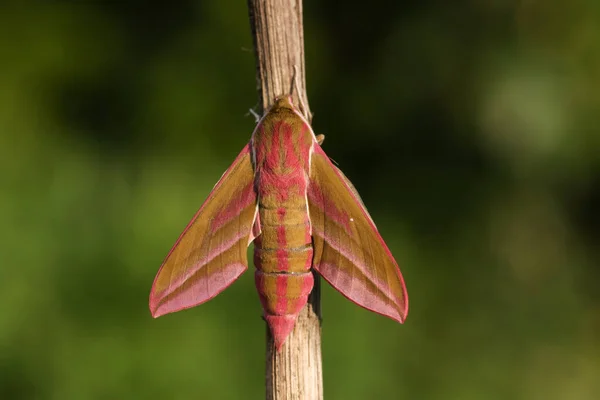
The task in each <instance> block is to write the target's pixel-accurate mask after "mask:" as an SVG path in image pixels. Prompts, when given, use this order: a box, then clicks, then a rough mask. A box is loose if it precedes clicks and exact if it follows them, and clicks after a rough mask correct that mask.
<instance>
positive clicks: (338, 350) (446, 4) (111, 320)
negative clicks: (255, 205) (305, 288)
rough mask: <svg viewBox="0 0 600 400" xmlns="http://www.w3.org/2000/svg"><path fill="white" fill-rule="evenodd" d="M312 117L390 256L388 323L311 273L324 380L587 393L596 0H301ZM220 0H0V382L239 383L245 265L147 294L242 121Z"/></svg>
mask: <svg viewBox="0 0 600 400" xmlns="http://www.w3.org/2000/svg"><path fill="white" fill-rule="evenodd" d="M305 25H306V27H305V35H306V53H307V59H306V62H307V79H308V82H307V84H308V92H309V100H310V105H311V109H312V110H313V111H314V113H315V117H314V121H313V122H314V127H315V130H316V131H317V132H318V133H324V134H325V135H326V136H327V139H326V140H325V144H324V148H325V150H326V151H327V152H328V154H329V155H330V156H331V157H332V158H333V159H334V160H336V161H337V162H338V163H339V165H340V167H341V168H342V169H343V170H344V171H345V173H346V174H347V175H348V176H349V178H350V179H351V180H352V181H353V182H354V184H355V186H356V187H357V188H358V190H359V191H360V193H361V194H362V197H363V199H364V201H365V203H366V204H367V205H368V206H369V209H370V211H371V214H372V216H373V218H374V219H375V221H376V222H377V224H378V227H379V229H380V231H381V233H382V235H383V236H384V237H385V238H386V240H387V242H388V244H389V246H390V248H391V249H392V252H393V253H394V254H395V256H396V258H397V259H398V261H399V262H400V264H401V268H402V271H403V274H404V277H405V279H406V281H407V285H408V290H409V293H410V299H411V310H410V313H409V317H408V319H407V321H406V323H405V324H404V325H403V326H401V325H398V324H396V323H394V322H392V321H390V320H387V319H385V318H383V317H380V316H377V315H373V314H371V313H369V312H367V311H364V310H363V309H360V308H358V307H356V306H354V305H353V304H351V303H350V302H348V301H346V300H345V299H344V298H343V297H342V296H341V295H339V294H337V293H336V292H335V291H333V289H331V288H330V287H329V286H327V285H326V284H324V285H323V300H322V308H323V318H324V322H323V361H324V381H325V395H326V398H328V399H424V400H426V399H461V400H462V399H467V400H468V399H477V400H479V399H502V400H505V399H544V400H559V399H560V400H562V399H569V400H592V399H599V398H600V291H599V284H600V272H599V267H600V265H599V259H600V254H599V253H600V251H599V247H598V245H599V242H600V135H599V132H598V131H599V121H600V115H599V114H600V2H597V1H595V0H577V1H572V2H563V1H554V0H546V1H535V0H522V1H516V0H504V1H501V0H486V1H483V0H459V1H451V2H450V1H435V0H429V1H405V2H400V1H394V0H389V1H384V0H371V1H369V2H366V3H365V2H359V1H355V2H350V1H349V2H343V3H340V2H335V1H316V0H306V1H305ZM257 99H258V97H257V93H256V81H255V67H254V59H253V53H252V40H251V36H250V29H249V23H248V19H247V9H246V3H245V2H244V1H233V0H220V1H202V0H186V1H178V2H172V3H168V4H166V3H161V2H154V3H152V2H147V1H140V0H129V1H113V2H99V1H98V2H91V1H90V2H84V1H79V2H76V1H56V2H39V1H5V2H3V6H2V8H1V10H0V183H1V186H0V188H1V190H0V227H1V230H0V232H1V233H0V235H1V236H0V255H1V258H0V260H1V261H0V271H1V279H0V304H1V305H2V307H1V310H0V398H1V399H7V400H11V399H75V400H85V399H120V398H123V399H125V398H126V399H242V398H243V399H260V398H262V397H263V396H264V394H263V393H264V357H265V355H264V349H265V328H264V323H263V321H262V320H261V318H260V315H261V310H260V306H259V301H258V298H257V294H256V292H255V288H254V285H253V274H252V273H246V274H245V275H244V276H243V277H242V278H241V279H240V280H239V281H238V282H236V284H234V285H233V286H232V287H230V288H229V289H228V290H227V291H226V292H224V293H223V294H222V295H220V296H218V297H217V298H215V299H214V300H213V301H211V302H209V303H207V304H205V305H203V306H201V307H198V308H195V309H192V310H188V311H185V312H181V313H177V314H173V315H169V316H166V317H162V318H159V319H157V320H154V319H152V318H151V317H150V314H149V311H148V306H147V300H148V293H149V290H150V286H151V283H152V280H153V278H154V275H155V273H156V271H157V269H158V267H159V265H160V263H161V262H162V259H163V257H164V256H165V255H166V253H167V252H168V250H169V248H170V247H171V245H172V244H173V242H174V241H175V239H176V238H177V236H178V235H179V233H180V231H181V230H182V229H183V228H184V227H185V225H186V224H187V222H188V220H189V218H191V216H192V215H193V214H194V212H195V211H196V209H197V208H198V207H199V206H200V204H201V203H202V201H203V200H204V198H205V197H206V196H207V194H208V193H209V191H210V189H211V188H212V186H213V185H214V183H215V182H216V181H217V180H218V178H219V177H220V176H221V174H222V172H223V171H224V170H225V169H226V168H227V166H228V165H229V163H230V162H231V161H232V160H233V158H234V157H235V156H236V155H237V154H238V152H239V150H240V149H241V148H242V146H243V145H244V144H245V143H246V142H247V140H248V138H249V136H250V133H251V132H252V129H253V127H254V119H253V118H252V117H251V116H249V115H248V109H249V108H251V107H254V106H255V105H256V104H257Z"/></svg>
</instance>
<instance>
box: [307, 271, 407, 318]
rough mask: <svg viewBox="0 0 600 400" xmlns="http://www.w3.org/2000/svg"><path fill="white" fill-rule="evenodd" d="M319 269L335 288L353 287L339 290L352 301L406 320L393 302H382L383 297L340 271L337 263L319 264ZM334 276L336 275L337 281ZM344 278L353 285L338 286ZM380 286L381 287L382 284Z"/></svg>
mask: <svg viewBox="0 0 600 400" xmlns="http://www.w3.org/2000/svg"><path fill="white" fill-rule="evenodd" d="M318 271H319V272H320V273H321V276H322V277H323V278H324V279H325V280H326V281H327V282H329V284H330V285H331V286H333V287H335V288H338V287H344V288H349V287H351V288H352V289H351V291H342V290H339V292H340V293H341V294H342V295H343V296H344V297H346V298H347V299H348V300H350V301H351V302H353V303H357V304H359V305H360V306H361V307H364V308H366V309H367V310H370V311H373V312H375V313H377V314H381V315H384V316H388V317H392V318H393V319H395V320H396V321H398V322H400V323H402V322H404V318H403V317H402V315H400V313H399V312H398V310H397V309H396V308H395V307H394V304H393V303H382V302H381V299H380V298H378V297H377V294H375V293H373V292H371V291H370V290H369V288H368V287H367V286H366V285H365V284H364V283H363V282H362V281H361V280H360V279H352V277H351V276H348V275H347V274H346V273H344V272H343V271H340V269H339V268H338V267H337V266H336V265H333V264H331V263H326V262H324V263H321V264H320V265H319V268H318ZM333 277H335V281H334V279H333ZM342 279H343V280H346V281H348V282H352V285H348V284H343V285H340V286H338V284H339V281H340V280H342ZM378 287H379V288H381V286H378ZM388 298H389V296H388Z"/></svg>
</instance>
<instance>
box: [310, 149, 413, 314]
mask: <svg viewBox="0 0 600 400" xmlns="http://www.w3.org/2000/svg"><path fill="white" fill-rule="evenodd" d="M315 154H318V155H320V156H321V157H323V158H325V160H326V161H327V163H328V164H329V166H330V167H331V168H332V169H333V172H334V173H335V174H336V175H337V176H338V178H340V180H341V181H342V182H343V183H344V186H346V189H348V191H349V192H350V195H351V196H352V198H353V199H354V201H356V204H358V205H359V208H360V211H361V212H362V213H363V215H364V216H365V218H366V219H367V221H368V222H369V225H370V226H371V228H372V229H373V231H375V234H376V235H377V239H379V241H380V242H381V245H382V246H383V248H384V250H385V252H386V254H387V255H388V257H389V258H390V259H392V260H394V265H395V266H396V273H398V276H400V270H399V269H398V265H397V264H396V261H395V259H394V256H392V252H391V251H390V249H389V248H388V247H387V244H385V241H384V240H383V238H382V237H381V235H380V234H379V231H378V230H377V227H376V226H375V224H374V223H373V220H372V219H371V216H370V215H369V213H368V212H366V210H365V209H364V207H363V205H362V201H361V200H360V199H357V198H356V195H355V194H354V191H353V190H352V189H351V188H350V187H349V186H348V184H347V183H346V180H345V179H344V177H343V176H342V175H340V173H339V172H338V170H337V168H335V166H334V165H333V164H332V163H331V161H330V160H329V157H328V156H327V154H325V152H324V151H323V149H322V148H321V146H315ZM313 186H314V185H313ZM327 216H330V215H329V213H327ZM400 281H401V282H404V281H403V280H402V279H400ZM403 293H406V288H403ZM407 304H408V303H407Z"/></svg>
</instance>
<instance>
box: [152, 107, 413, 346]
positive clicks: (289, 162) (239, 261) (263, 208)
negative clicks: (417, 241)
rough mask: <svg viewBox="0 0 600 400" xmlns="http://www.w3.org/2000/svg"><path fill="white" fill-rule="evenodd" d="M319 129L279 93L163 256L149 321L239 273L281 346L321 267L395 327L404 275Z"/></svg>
mask: <svg viewBox="0 0 600 400" xmlns="http://www.w3.org/2000/svg"><path fill="white" fill-rule="evenodd" d="M322 138H323V137H322V135H319V136H318V137H317V136H316V135H315V133H314V132H313V130H312V128H311V126H310V124H309V123H308V121H307V118H305V116H304V115H303V114H302V112H301V111H300V110H299V109H298V108H296V107H295V106H294V105H293V102H292V99H291V97H290V96H282V97H280V98H278V99H277V100H276V101H275V104H274V105H273V106H272V107H271V108H270V109H269V110H268V111H267V112H266V113H265V114H264V116H263V117H262V118H261V119H260V121H259V122H258V125H257V126H256V128H255V130H254V132H253V133H252V137H251V139H250V142H249V143H248V144H247V145H246V146H245V147H244V148H243V150H242V151H241V153H240V154H239V155H238V156H237V158H236V159H235V161H234V162H233V164H231V166H230V167H229V169H227V171H226V172H225V173H224V174H223V176H222V177H221V179H220V180H219V181H218V182H217V184H216V185H215V187H214V189H213V190H212V192H211V193H210V194H209V196H208V199H206V201H205V202H204V204H203V205H202V206H201V207H200V209H199V210H198V212H197V213H196V215H194V217H193V218H192V220H191V221H190V223H189V224H188V226H187V227H186V228H185V230H184V231H183V233H182V234H181V236H180V237H179V239H178V240H177V242H176V243H175V245H174V246H173V248H172V249H171V251H170V252H169V254H168V255H167V257H166V259H165V260H164V262H163V264H162V266H161V267H160V270H159V271H158V274H157V275H156V278H155V280H154V284H153V285H152V289H151V292H150V311H151V313H152V316H153V317H155V318H156V317H159V316H161V315H164V314H168V313H172V312H175V311H179V310H182V309H186V308H190V307H194V306H196V305H199V304H202V303H204V302H206V301H208V300H210V299H212V298H213V297H215V296H216V295H218V294H219V293H221V292H222V291H223V290H224V289H225V288H227V287H228V286H229V285H231V284H232V283H233V282H234V281H235V280H236V279H237V278H238V277H239V276H240V275H241V274H242V273H243V272H244V271H246V269H247V268H248V260H247V257H246V248H247V247H248V246H249V244H250V243H251V242H254V265H255V267H256V270H255V272H254V276H255V283H256V289H257V290H258V295H259V298H260V301H261V303H262V308H263V311H264V318H265V320H266V321H267V324H268V326H269V328H270V330H271V333H272V336H273V338H274V342H275V346H276V348H277V349H278V350H279V349H281V346H282V345H283V343H284V342H285V340H286V338H287V336H288V335H289V333H290V332H291V331H292V330H293V328H294V325H295V322H296V318H297V316H298V314H299V313H300V310H301V309H302V308H303V307H304V305H305V304H306V303H307V300H308V295H309V294H310V292H311V290H312V288H313V283H314V278H313V273H312V271H311V270H314V271H316V272H318V273H319V275H321V276H322V277H323V278H324V279H325V280H326V281H327V282H329V283H330V284H331V285H332V286H333V287H334V288H335V289H337V290H338V291H339V292H340V293H341V294H342V295H344V296H345V297H347V298H348V299H349V300H351V301H352V302H354V303H356V304H358V305H359V306H361V307H364V308H366V309H367V310H370V311H373V312H376V313H378V314H381V315H384V316H386V317H389V318H391V319H393V320H396V321H398V322H400V323H403V322H404V320H405V318H406V315H407V312H408V296H407V292H406V286H405V284H404V280H403V278H402V274H401V273H400V270H399V268H398V264H397V263H396V261H395V260H394V257H393V256H392V254H391V252H390V250H389V249H388V247H387V246H386V244H385V242H384V241H383V239H382V238H381V236H380V235H379V233H378V231H377V228H376V227H375V224H374V223H373V220H372V219H371V216H370V215H369V213H368V212H367V210H366V208H365V206H364V205H363V203H362V200H361V198H360V197H359V195H358V193H357V192H356V190H355V189H354V186H353V185H352V184H351V183H350V181H349V180H348V179H347V178H346V177H345V176H344V174H343V173H342V172H341V171H340V170H339V169H338V168H337V167H336V166H335V165H333V164H332V162H331V161H330V160H329V158H328V157H327V155H326V154H325V152H324V151H323V149H322V148H321V142H322Z"/></svg>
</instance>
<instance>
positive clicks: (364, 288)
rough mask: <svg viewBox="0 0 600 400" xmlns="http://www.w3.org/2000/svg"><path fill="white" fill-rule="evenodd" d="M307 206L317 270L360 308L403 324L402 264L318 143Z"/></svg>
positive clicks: (313, 161) (351, 187)
mask: <svg viewBox="0 0 600 400" xmlns="http://www.w3.org/2000/svg"><path fill="white" fill-rule="evenodd" d="M308 206H309V212H310V220H311V225H312V237H313V246H314V256H313V268H314V269H315V270H316V271H317V272H319V274H320V275H321V276H322V277H323V278H324V279H325V280H326V281H327V282H329V283H330V284H331V285H332V286H333V287H334V288H335V289H336V290H338V291H339V292H340V293H342V294H343V295H344V296H345V297H347V298H348V299H349V300H351V301H353V302H354V303H356V304H358V305H359V306H361V307H364V308H366V309H367V310H370V311H373V312H376V313H378V314H381V315H384V316H387V317H389V318H391V319H394V320H396V321H398V322H401V323H402V322H404V320H405V318H406V315H407V313H408V296H407V293H406V286H405V284H404V279H403V278H402V274H401V273H400V270H399V268H398V264H397V263H396V260H394V257H393V256H392V253H391V252H390V250H389V249H388V247H387V245H386V244H385V242H384V241H383V239H382V238H381V235H380V234H379V232H378V231H377V228H376V227H375V224H374V223H373V220H372V219H371V217H370V215H369V213H368V212H367V210H366V208H365V207H364V205H363V203H362V200H361V199H360V197H359V196H358V193H357V192H356V189H354V186H353V185H352V184H351V183H350V181H349V180H348V178H346V177H345V176H344V174H343V173H342V172H341V171H340V170H339V169H338V168H336V167H335V166H334V165H333V164H332V163H331V161H330V160H329V157H327V155H326V154H325V152H324V151H323V150H322V149H321V147H320V146H319V145H318V144H316V143H315V145H314V152H313V154H312V158H311V173H310V182H309V186H308Z"/></svg>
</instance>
